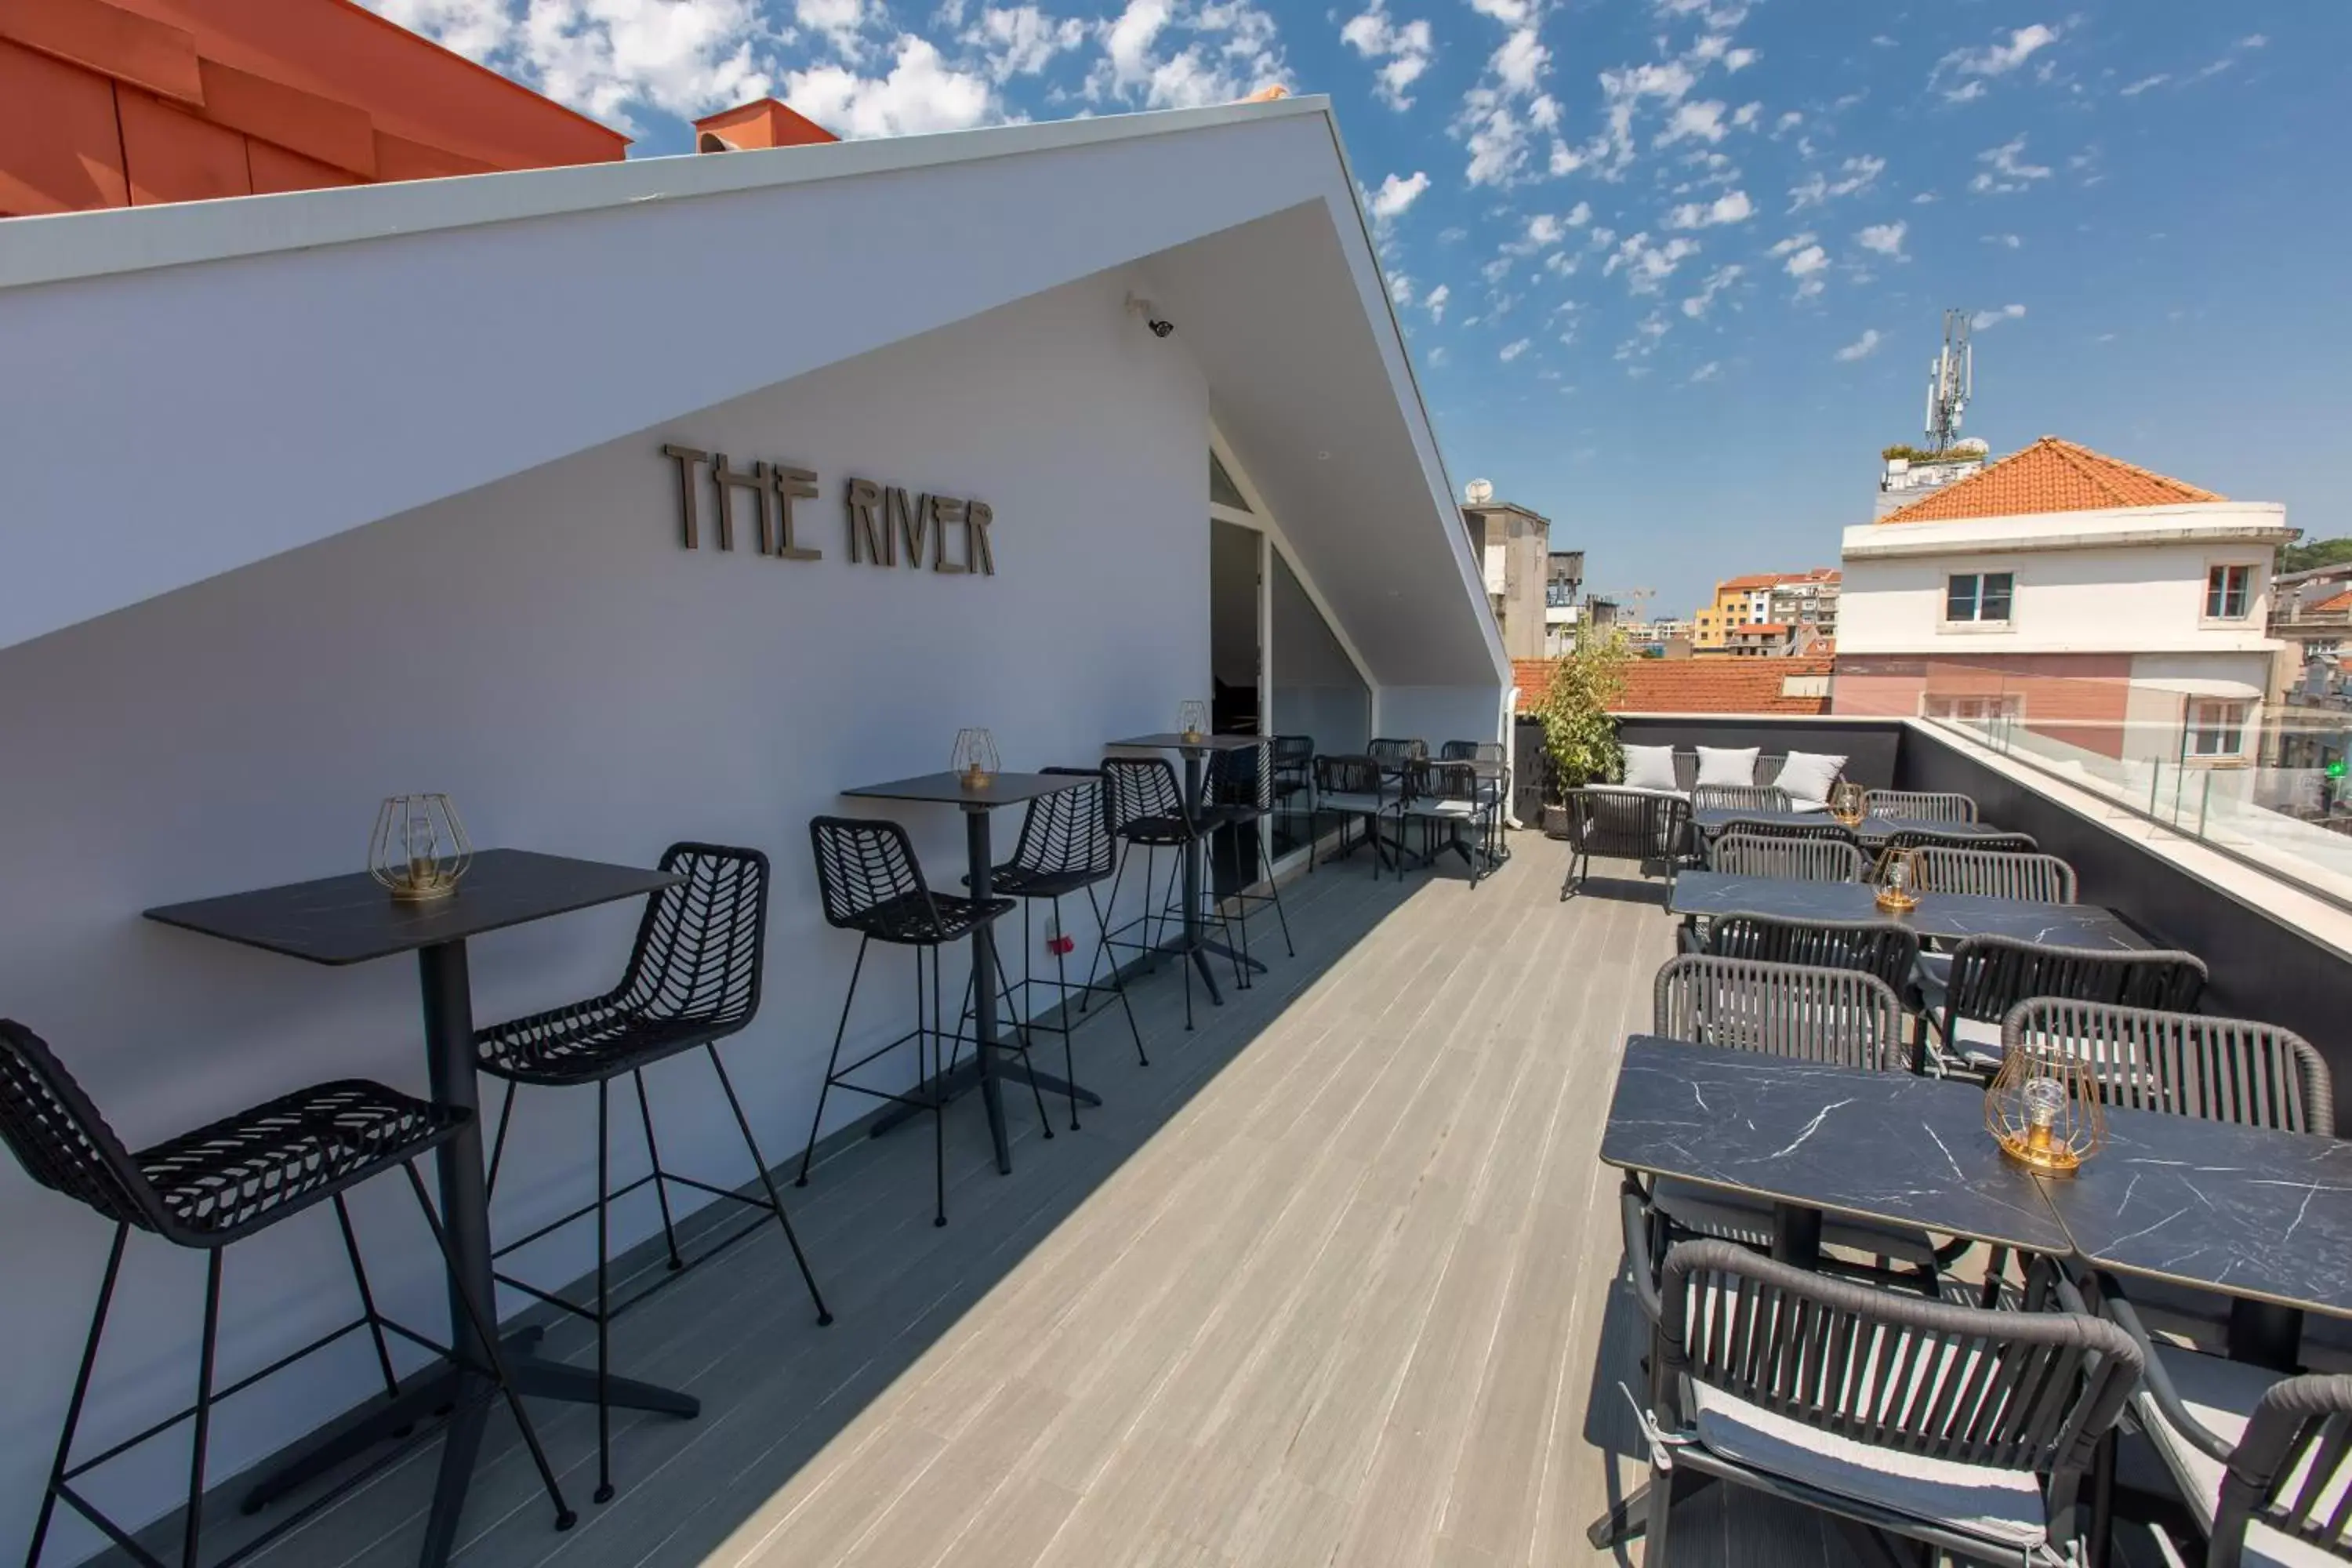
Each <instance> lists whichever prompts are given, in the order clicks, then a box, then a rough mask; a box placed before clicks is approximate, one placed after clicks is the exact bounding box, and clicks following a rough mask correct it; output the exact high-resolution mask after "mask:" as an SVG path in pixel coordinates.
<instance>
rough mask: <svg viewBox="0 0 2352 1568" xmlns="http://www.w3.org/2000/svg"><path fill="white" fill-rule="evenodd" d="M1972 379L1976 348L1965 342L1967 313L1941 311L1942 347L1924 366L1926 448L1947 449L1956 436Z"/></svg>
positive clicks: (1966, 406)
mask: <svg viewBox="0 0 2352 1568" xmlns="http://www.w3.org/2000/svg"><path fill="white" fill-rule="evenodd" d="M1975 382H1976V350H1975V348H1974V347H1973V346H1971V345H1970V344H1969V313H1968V312H1967V311H1966V310H1947V311H1945V312H1944V347H1943V351H1942V352H1941V353H1938V354H1937V356H1936V357H1935V359H1934V360H1933V361H1932V362H1930V363H1929V364H1928V366H1927V449H1928V450H1929V451H1931V452H1948V451H1950V450H1951V447H1952V443H1953V442H1955V441H1957V440H1958V439H1959V437H1960V416H1961V415H1962V414H1964V413H1966V412H1967V411H1968V406H1969V395H1970V394H1971V393H1972V392H1973V390H1974V387H1975Z"/></svg>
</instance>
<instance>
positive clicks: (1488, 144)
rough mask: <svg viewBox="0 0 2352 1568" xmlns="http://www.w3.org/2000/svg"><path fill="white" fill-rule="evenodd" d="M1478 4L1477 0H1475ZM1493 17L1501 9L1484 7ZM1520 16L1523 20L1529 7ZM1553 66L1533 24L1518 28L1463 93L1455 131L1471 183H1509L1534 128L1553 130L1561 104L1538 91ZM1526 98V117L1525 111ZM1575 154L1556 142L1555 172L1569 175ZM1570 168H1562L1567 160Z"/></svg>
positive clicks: (1522, 165)
mask: <svg viewBox="0 0 2352 1568" xmlns="http://www.w3.org/2000/svg"><path fill="white" fill-rule="evenodd" d="M1474 3H1475V0H1474ZM1480 8H1481V9H1484V10H1486V11H1487V14H1488V15H1489V16H1500V15H1502V12H1500V11H1497V10H1494V9H1490V8H1488V7H1486V6H1484V5H1481V6H1480ZM1517 9H1518V10H1519V12H1520V15H1519V16H1517V18H1512V17H1505V19H1506V20H1513V19H1517V20H1522V21H1523V20H1525V8H1524V7H1523V6H1522V7H1518V8H1517ZM1550 69H1551V51H1550V50H1549V49H1548V48H1546V47H1544V46H1543V44H1542V42H1541V41H1540V40H1539V39H1538V37H1537V36H1536V29H1535V28H1534V27H1533V26H1520V27H1517V28H1515V29H1514V31H1513V32H1512V33H1511V35H1510V36H1509V37H1507V38H1505V39H1504V40H1503V43H1502V46H1501V47H1499V48H1497V49H1496V51H1495V52H1494V54H1492V55H1491V56H1489V57H1488V58H1487V60H1486V72H1485V74H1484V75H1482V76H1481V77H1480V78H1479V79H1478V83H1477V85H1476V86H1475V87H1473V88H1472V89H1470V90H1469V91H1467V92H1465V93H1464V94H1463V95H1462V112H1461V113H1460V115H1458V116H1457V117H1456V118H1455V120H1454V127H1453V129H1454V134H1455V135H1456V136H1459V137H1461V138H1462V141H1463V144H1464V145H1465V147H1467V148H1468V149H1469V151H1470V164H1469V168H1468V169H1467V171H1466V177H1467V178H1468V180H1469V182H1470V184H1473V185H1508V184H1516V183H1517V181H1518V180H1519V179H1520V178H1521V177H1522V175H1523V174H1524V172H1525V170H1526V167H1527V162H1528V137H1529V135H1530V134H1531V132H1537V131H1549V130H1550V129H1551V128H1552V127H1553V126H1555V125H1557V124H1558V123H1559V103H1558V102H1557V101H1556V100H1553V99H1552V98H1551V97H1550V96H1549V94H1547V93H1544V92H1542V91H1541V90H1540V84H1541V83H1542V80H1543V78H1544V77H1545V76H1546V75H1547V74H1548V73H1549V71H1550ZM1522 100H1525V101H1524V117H1523V115H1522ZM1573 156H1574V155H1573V154H1572V153H1568V150H1567V149H1566V148H1565V147H1564V146H1562V145H1561V144H1559V142H1557V141H1555V142H1554V144H1553V148H1552V155H1551V164H1550V166H1551V172H1552V173H1553V174H1566V173H1568V170H1569V168H1572V167H1574V163H1573V162H1572V159H1573ZM1563 163H1566V165H1567V166H1566V167H1563Z"/></svg>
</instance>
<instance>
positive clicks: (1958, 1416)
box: [1587, 1183, 2141, 1563]
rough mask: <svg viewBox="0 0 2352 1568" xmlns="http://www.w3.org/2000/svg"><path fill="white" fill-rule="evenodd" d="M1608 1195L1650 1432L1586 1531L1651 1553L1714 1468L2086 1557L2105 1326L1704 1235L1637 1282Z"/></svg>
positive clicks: (2067, 1558) (2119, 1382)
mask: <svg viewBox="0 0 2352 1568" xmlns="http://www.w3.org/2000/svg"><path fill="white" fill-rule="evenodd" d="M1623 1211H1624V1215H1625V1246H1626V1250H1627V1253H1628V1254H1629V1256H1631V1257H1632V1258H1633V1259H1634V1268H1633V1283H1634V1287H1635V1290H1636V1292H1637V1294H1638V1295H1639V1297H1640V1299H1641V1303H1642V1307H1643V1311H1644V1313H1645V1314H1646V1315H1647V1316H1648V1318H1649V1320H1650V1323H1651V1350H1650V1369H1651V1371H1650V1410H1649V1420H1648V1422H1647V1425H1648V1426H1650V1428H1651V1430H1652V1431H1653V1433H1654V1434H1655V1436H1654V1437H1653V1440H1652V1445H1651V1453H1652V1456H1653V1461H1652V1469H1651V1476H1650V1484H1649V1485H1648V1487H1647V1488H1645V1489H1643V1492H1642V1493H1641V1494H1639V1495H1638V1496H1636V1497H1634V1498H1632V1499H1629V1500H1627V1501H1626V1502H1624V1503H1622V1504H1620V1505H1619V1506H1618V1507H1616V1508H1615V1509H1612V1510H1611V1511H1610V1512H1609V1513H1608V1514H1606V1515H1604V1516H1603V1517H1602V1518H1601V1520H1599V1521H1596V1522H1595V1523H1594V1524H1593V1526H1592V1527H1591V1530H1590V1531H1588V1532H1587V1538H1588V1539H1589V1540H1590V1541H1591V1543H1592V1545H1593V1546H1594V1547H1596V1548H1599V1549H1602V1550H1606V1549H1608V1548H1610V1547H1612V1546H1616V1545H1620V1544H1622V1542H1625V1541H1627V1540H1629V1539H1631V1538H1632V1537H1633V1536H1635V1535H1639V1534H1644V1533H1646V1535H1647V1536H1648V1540H1647V1542H1646V1543H1645V1544H1644V1547H1643V1561H1644V1562H1646V1563H1667V1562H1669V1561H1670V1560H1671V1559H1670V1557H1669V1555H1668V1552H1669V1530H1670V1526H1671V1524H1672V1521H1673V1513H1674V1506H1675V1503H1676V1502H1678V1501H1680V1500H1683V1499H1685V1498H1687V1497H1688V1496H1690V1495H1691V1494H1692V1493H1693V1492H1694V1491H1696V1490H1697V1489H1699V1488H1700V1487H1703V1486H1706V1485H1707V1484H1709V1483H1711V1482H1714V1481H1727V1482H1730V1483H1732V1484H1734V1485H1738V1486H1747V1487H1753V1488H1756V1489H1761V1490H1766V1491H1769V1492H1771V1493H1773V1494H1774V1495H1776V1496H1779V1497H1781V1498H1784V1499H1787V1500H1791V1501H1794V1502H1797V1503H1800V1504H1803V1505H1807V1506H1811V1507H1813V1508H1818V1509H1821V1510H1825V1511H1827V1512H1829V1513H1831V1514H1832V1515H1834V1516H1836V1518H1837V1519H1838V1521H1840V1523H1841V1526H1842V1527H1844V1528H1849V1529H1851V1528H1852V1527H1853V1526H1854V1525H1859V1526H1861V1527H1864V1529H1867V1530H1875V1531H1885V1532H1888V1533H1891V1534H1894V1535H1898V1536H1901V1537H1904V1538H1906V1539H1907V1540H1912V1541H1918V1542H1925V1543H1927V1545H1929V1546H1930V1547H1933V1548H1937V1549H1939V1550H1940V1551H1943V1552H1949V1553H1951V1554H1953V1555H1954V1556H1956V1557H1958V1558H1961V1559H1963V1560H1967V1561H1987V1562H2011V1563H2017V1562H2023V1563H2066V1562H2085V1561H2088V1560H2089V1548H2090V1542H2089V1540H2088V1537H2089V1534H2090V1531H2089V1527H2088V1521H2087V1520H2086V1517H2085V1516H2086V1514H2087V1513H2088V1512H2089V1511H2090V1510H2087V1509H2086V1508H2084V1506H2083V1504H2082V1491H2083V1481H2084V1478H2085V1476H2086V1475H2087V1473H2088V1472H2089V1471H2090V1469H2091V1467H2092V1464H2093V1462H2094V1460H2095V1458H2096V1455H2097V1453H2098V1450H2099V1447H2100V1446H2101V1444H2102V1443H2103V1442H2105V1439H2106V1437H2107V1435H2108V1434H2109V1433H2110V1432H2111V1431H2112V1430H2113V1429H2114V1426H2115V1424H2116V1418H2117V1416H2118V1415H2120V1414H2121V1412H2122V1409H2123V1405H2124V1401H2125V1398H2126V1395H2127V1394H2129V1393H2130V1391H2131V1385H2132V1383H2133V1380H2134V1379H2135V1378H2136V1377H2137V1375H2138V1373H2139V1370H2140V1364H2141V1357H2140V1352H2139V1349H2138V1347H2137V1345H2135V1344H2133V1343H2132V1342H2131V1340H2130V1338H2129V1337H2128V1336H2127V1335H2126V1334H2125V1333H2124V1332H2123V1331H2121V1330H2119V1329H2117V1328H2116V1326H2115V1325H2114V1324H2113V1323H2109V1322H2105V1321H2101V1320H2099V1319H2098V1318H2096V1317H2093V1316H2091V1315H2089V1314H2087V1313H2084V1312H2072V1311H2068V1312H2007V1311H1989V1310H1982V1309H1979V1308H1974V1307H1962V1306H1955V1305H1949V1304H1947V1303H1944V1302H1940V1301H1922V1300H1917V1299H1916V1298H1914V1297H1909V1296H1904V1295H1897V1294H1895V1293H1894V1292H1891V1291H1886V1290H1881V1289H1874V1288H1873V1287H1870V1286H1867V1285H1861V1284H1855V1283H1853V1282H1850V1281H1847V1280H1842V1279H1827V1278H1824V1277H1822V1276H1821V1275H1818V1274H1812V1273H1809V1272H1807V1271H1805V1270H1803V1269H1801V1268H1792V1267H1790V1265H1787V1264H1783V1263H1776V1262H1774V1261H1772V1260H1771V1259H1769V1258H1761V1257H1759V1256H1757V1255H1756V1254H1755V1253H1753V1252H1750V1251H1748V1250H1747V1249H1746V1248H1744V1247H1738V1246H1734V1245H1732V1244H1730V1243H1728V1242H1725V1241H1720V1240H1705V1241H1695V1242H1685V1243H1683V1244H1681V1245H1679V1246H1676V1247H1674V1248H1673V1249H1672V1250H1670V1251H1669V1252H1667V1253H1666V1255H1665V1258H1664V1265H1663V1268H1661V1269H1660V1272H1659V1276H1658V1280H1659V1282H1658V1284H1657V1285H1656V1286H1655V1287H1653V1286H1652V1285H1651V1282H1650V1281H1651V1274H1650V1268H1649V1254H1650V1245H1649V1238H1648V1236H1647V1227H1646V1226H1645V1225H1644V1224H1643V1220H1642V1215H1641V1208H1640V1204H1639V1189H1638V1187H1636V1186H1634V1185H1633V1184H1630V1183H1629V1184H1628V1187H1627V1191H1626V1197H1625V1202H1624V1205H1623ZM1882 1554H1883V1553H1881V1552H1879V1551H1878V1550H1877V1549H1876V1548H1875V1546H1874V1551H1873V1552H1872V1555H1882ZM1864 1560H1865V1561H1866V1560H1868V1558H1867V1557H1865V1558H1864Z"/></svg>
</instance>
